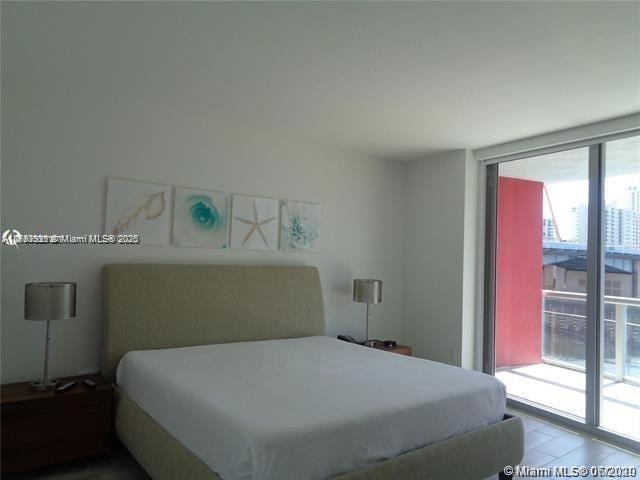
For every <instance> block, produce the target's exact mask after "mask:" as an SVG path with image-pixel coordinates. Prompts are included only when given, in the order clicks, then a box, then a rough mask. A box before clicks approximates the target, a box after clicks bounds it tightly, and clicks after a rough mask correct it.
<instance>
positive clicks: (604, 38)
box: [7, 1, 640, 160]
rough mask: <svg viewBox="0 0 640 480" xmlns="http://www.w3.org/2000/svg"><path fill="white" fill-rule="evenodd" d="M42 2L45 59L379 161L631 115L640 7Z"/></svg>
mask: <svg viewBox="0 0 640 480" xmlns="http://www.w3.org/2000/svg"><path fill="white" fill-rule="evenodd" d="M25 3H26V4H29V3H31V2H25ZM39 5H40V8H42V9H43V12H42V14H41V15H39V16H38V19H39V20H38V19H34V18H30V19H29V21H30V22H32V23H35V24H36V25H37V28H34V32H35V31H37V32H38V33H37V35H39V36H40V39H41V40H42V39H45V40H46V42H45V43H46V44H49V43H50V44H51V45H55V44H57V45H58V46H59V42H57V43H56V39H57V38H58V37H59V38H63V36H64V42H63V47H64V48H63V49H62V50H60V49H59V48H58V50H59V51H56V52H52V60H51V62H52V65H54V67H53V68H55V65H56V60H55V55H76V56H77V57H78V58H80V59H81V60H83V61H84V64H81V63H79V65H82V68H84V69H85V70H82V71H80V70H79V71H78V75H80V76H82V75H85V78H86V79H87V80H89V79H90V78H91V77H90V75H95V76H96V78H95V81H96V82H105V87H104V88H112V86H113V85H114V83H115V84H116V85H117V84H118V82H121V83H122V85H126V86H127V88H129V90H130V91H131V98H130V99H128V100H130V101H132V102H134V101H135V102H142V101H145V100H149V101H151V100H153V101H154V102H155V103H156V104H157V103H158V102H160V101H161V102H163V103H164V104H166V105H170V106H171V105H173V107H175V109H184V110H188V111H189V112H190V114H199V113H201V114H202V115H203V118H206V116H208V115H211V112H214V113H215V114H216V115H217V116H218V118H224V121H225V122H226V123H227V124H229V125H234V124H236V125H242V126H243V127H245V128H255V129H263V130H265V129H266V130H270V131H273V132H276V133H280V134H283V135H295V136H296V137H308V138H309V139H311V140H313V141H314V142H319V143H321V144H325V145H330V146H335V147H339V148H344V149H348V150H353V151H357V152H362V153H365V154H367V155H373V156H378V157H384V158H391V159H400V160H403V159H411V158H414V157H418V156H424V155H425V154H428V153H433V152H438V151H442V150H448V149H453V148H472V149H476V148H481V147H485V146H488V145H493V144H497V143H502V142H506V141H511V140H514V139H518V138H523V137H528V136H532V135H537V134H541V133H545V132H550V131H555V130H559V129H565V128H569V127H573V126H577V125H581V124H586V123H591V122H596V121H601V120H605V119H609V118H613V117H617V116H622V115H627V114H630V113H634V112H638V111H640V2H619V3H618V2H610V1H603V2H537V1H534V2H526V1H524V2H484V1H473V2H455V1H454V2H406V3H405V2H299V3H291V2H275V3H270V2H231V3H215V2H211V3H205V2H195V3H181V2H176V3H164V2H157V3H152V4H151V3H146V2H131V3H127V2H124V3H112V4H110V3H109V2H106V3H98V2H96V4H93V2H88V3H86V4H80V3H76V2H69V3H58V2H48V3H46V2H45V3H42V4H39ZM20 8H22V9H24V10H25V12H26V10H27V9H28V8H30V6H28V5H27V6H22V7H16V6H13V7H12V9H13V10H10V12H13V13H12V14H13V15H17V14H20ZM36 20H37V21H38V22H40V23H37V22H36ZM11 21H12V19H11V17H10V18H9V19H8V20H7V22H9V25H10V24H11ZM45 47H46V45H45ZM52 48H53V47H52ZM64 49H66V50H64ZM78 68H79V69H80V68H81V67H80V66H78ZM87 68H93V70H92V72H93V73H87V71H88V70H87ZM98 76H100V78H98ZM105 77H106V78H108V80H109V83H106V81H105V80H104V79H105ZM152 97H153V98H152Z"/></svg>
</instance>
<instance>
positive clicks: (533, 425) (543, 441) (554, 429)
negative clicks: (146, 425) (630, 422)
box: [7, 410, 640, 480]
mask: <svg viewBox="0 0 640 480" xmlns="http://www.w3.org/2000/svg"><path fill="white" fill-rule="evenodd" d="M510 412H511V413H514V414H516V415H519V416H520V417H522V419H523V421H524V425H525V432H526V433H525V449H526V452H525V456H524V460H523V462H522V464H523V465H529V466H554V465H564V466H572V465H587V466H591V465H616V466H623V465H634V466H636V467H637V472H636V475H635V476H634V477H627V478H635V479H640V456H638V455H637V454H633V453H632V452H629V451H626V450H622V449H619V448H616V447H614V446H612V445H609V444H606V443H604V442H601V441H599V440H597V439H595V438H593V437H590V436H588V435H583V434H580V433H576V432H573V431H571V430H567V429H565V428H562V427H559V426H557V425H554V424H551V423H548V422H546V421H542V420H540V419H538V418H536V417H533V416H531V415H527V414H524V413H523V412H519V411H515V410H510ZM636 453H640V452H636ZM9 478H11V479H12V480H149V478H150V477H149V476H148V475H147V474H146V473H145V472H144V471H143V470H142V468H141V467H140V466H139V465H138V464H137V463H136V461H135V460H134V459H133V458H132V457H131V456H130V455H129V454H128V453H127V452H126V451H125V450H124V449H120V450H118V451H116V452H115V454H114V458H113V460H112V461H111V463H108V462H106V461H91V462H77V463H72V464H69V465H65V466H60V467H55V468H49V469H44V470H41V471H36V472H32V473H27V474H22V475H14V476H11V477H8V479H9ZM497 478H498V476H497V475H494V476H493V477H490V479H487V480H495V479H497ZM542 478H548V479H554V478H560V477H554V476H550V477H542ZM587 478H592V477H587ZM8 479H7V480H8ZM177 480H179V479H177ZM398 480H401V479H398Z"/></svg>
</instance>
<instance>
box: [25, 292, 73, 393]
mask: <svg viewBox="0 0 640 480" xmlns="http://www.w3.org/2000/svg"><path fill="white" fill-rule="evenodd" d="M75 316H76V284H75V283H71V282H39V283H27V284H26V285H25V286H24V318H25V320H44V321H46V322H47V330H46V332H47V333H46V338H45V344H44V372H43V374H42V378H41V379H39V380H34V381H33V382H31V384H30V388H31V389H32V390H49V389H51V388H53V387H54V386H55V385H56V384H57V383H58V382H59V380H55V379H50V378H49V341H50V337H49V323H50V321H51V320H64V319H67V318H74V317H75Z"/></svg>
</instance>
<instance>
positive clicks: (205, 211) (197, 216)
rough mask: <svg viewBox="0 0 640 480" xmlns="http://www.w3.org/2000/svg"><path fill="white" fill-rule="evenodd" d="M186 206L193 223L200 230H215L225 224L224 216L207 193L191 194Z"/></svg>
mask: <svg viewBox="0 0 640 480" xmlns="http://www.w3.org/2000/svg"><path fill="white" fill-rule="evenodd" d="M185 206H187V211H188V212H189V216H190V218H191V221H192V222H193V224H194V225H195V226H196V227H197V228H199V229H200V230H215V229H217V228H220V227H222V226H223V225H224V217H223V215H222V214H221V213H220V211H219V210H218V209H217V208H216V207H215V206H214V205H213V202H212V201H211V198H210V197H208V196H207V195H190V196H189V197H187V199H186V200H185Z"/></svg>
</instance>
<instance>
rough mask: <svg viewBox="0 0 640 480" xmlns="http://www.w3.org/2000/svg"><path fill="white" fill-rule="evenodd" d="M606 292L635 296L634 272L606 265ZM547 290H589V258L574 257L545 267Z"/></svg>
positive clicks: (615, 294)
mask: <svg viewBox="0 0 640 480" xmlns="http://www.w3.org/2000/svg"><path fill="white" fill-rule="evenodd" d="M604 278H605V280H604V283H605V286H604V290H605V291H604V294H605V295H612V296H614V297H632V296H633V272H628V271H626V270H622V269H620V268H617V267H613V266H611V265H605V274H604ZM543 282H544V289H545V290H559V291H565V292H577V293H586V292H587V259H586V258H585V257H573V258H570V259H568V260H563V261H560V262H555V263H549V264H547V265H544V267H543Z"/></svg>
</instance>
